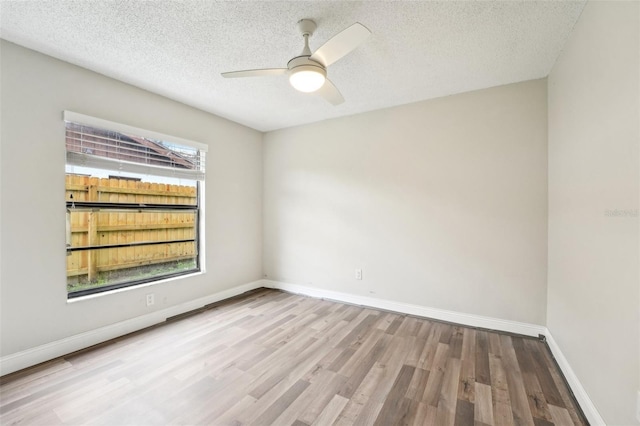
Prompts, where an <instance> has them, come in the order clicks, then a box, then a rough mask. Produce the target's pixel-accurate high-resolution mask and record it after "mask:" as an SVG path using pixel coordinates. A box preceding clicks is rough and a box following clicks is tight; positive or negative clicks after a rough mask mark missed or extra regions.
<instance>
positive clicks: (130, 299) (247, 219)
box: [0, 41, 262, 355]
mask: <svg viewBox="0 0 640 426" xmlns="http://www.w3.org/2000/svg"><path fill="white" fill-rule="evenodd" d="M1 55H2V61H1V62H2V63H1V67H2V68H1V71H2V75H1V78H2V83H1V87H2V94H1V95H2V98H1V102H2V105H1V108H2V130H1V145H0V149H1V151H2V156H1V161H2V163H1V171H0V175H1V179H0V182H1V185H2V186H1V197H0V200H1V206H2V210H1V212H0V214H1V216H0V217H1V222H0V232H1V234H2V242H1V251H2V258H1V275H0V279H1V284H2V286H1V297H0V303H1V306H0V322H1V324H2V325H1V330H0V334H1V339H2V340H1V347H2V350H1V354H2V355H7V354H12V353H15V352H18V351H21V350H25V349H28V348H32V347H35V346H38V345H42V344H44V343H48V342H52V341H56V340H59V339H63V338H65V337H68V336H71V335H75V334H78V333H81V332H84V331H88V330H93V329H96V328H98V327H102V326H106V325H110V324H114V323H116V322H119V321H123V320H126V319H129V318H134V317H137V316H140V315H143V314H146V313H149V312H151V311H153V310H156V309H158V310H159V309H163V308H167V307H170V306H173V305H177V304H180V303H184V302H186V301H190V300H194V299H197V298H199V297H203V296H206V295H210V294H212V293H215V292H217V291H221V290H224V289H227V288H230V287H233V286H236V285H239V284H245V283H248V282H251V281H254V280H257V279H260V277H261V275H262V265H261V259H262V253H261V246H262V242H261V238H262V219H261V217H262V214H261V208H262V184H261V180H262V134H261V133H259V132H257V131H254V130H250V129H248V128H246V127H243V126H240V125H238V124H235V123H232V122H229V121H226V120H224V119H221V118H218V117H215V116H213V115H211V114H207V113H204V112H202V111H199V110H196V109H193V108H190V107H187V106H185V105H183V104H179V103H177V102H173V101H170V100H168V99H166V98H163V97H161V96H157V95H154V94H151V93H149V92H146V91H143V90H140V89H137V88H134V87H132V86H129V85H126V84H124V83H121V82H118V81H115V80H112V79H109V78H106V77H104V76H102V75H99V74H96V73H93V72H90V71H87V70H85V69H82V68H79V67H76V66H73V65H70V64H68V63H65V62H61V61H58V60H55V59H53V58H51V57H48V56H44V55H41V54H39V53H36V52H34V51H31V50H27V49H24V48H21V47H18V46H16V45H14V44H11V43H7V42H5V41H2V44H1ZM63 110H71V111H75V112H79V113H83V114H87V115H92V116H95V117H99V118H103V119H106V120H111V121H116V122H120V123H124V124H129V125H133V126H137V127H140V128H144V129H149V130H154V131H157V132H162V133H165V134H169V135H174V136H178V137H183V138H187V139H192V140H195V141H199V142H203V143H206V144H208V145H209V153H208V156H207V180H206V206H205V208H206V241H205V243H206V266H207V268H208V272H207V273H206V274H203V275H199V276H196V277H190V278H184V279H180V280H176V281H173V282H171V283H167V284H159V285H156V286H153V287H150V288H137V289H131V290H128V291H125V292H122V293H118V294H111V295H104V296H101V297H97V298H94V299H91V300H85V301H80V302H74V303H72V304H67V294H66V274H65V251H64V249H63V246H64V238H65V237H64V233H65V225H64V223H65V217H64V209H63V208H62V207H61V206H62V200H63V198H64V164H65V149H64V123H63V121H62V111H63ZM150 289H152V290H150ZM150 291H153V292H154V293H155V300H156V304H155V305H154V306H153V307H151V308H147V307H146V306H145V303H144V300H143V299H144V295H145V294H146V293H147V292H150Z"/></svg>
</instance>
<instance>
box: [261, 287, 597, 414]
mask: <svg viewBox="0 0 640 426" xmlns="http://www.w3.org/2000/svg"><path fill="white" fill-rule="evenodd" d="M262 281H263V286H264V287H269V288H275V289H279V290H284V291H288V292H291V293H297V294H303V295H306V296H311V297H318V298H323V299H330V300H336V301H340V302H345V303H350V304H355V305H362V306H368V307H372V308H378V309H384V310H388V311H394V312H400V313H404V314H411V315H417V316H421V317H426V318H433V319H437V320H441V321H447V322H453V323H457V324H462V325H468V326H471V327H480V328H488V329H491V330H498V331H505V332H509V333H517V334H522V335H525V336H534V337H538V335H540V334H542V335H543V336H545V337H546V338H547V342H548V344H549V349H550V350H551V353H552V354H553V356H554V357H555V358H556V361H557V362H558V365H559V367H560V370H561V371H562V373H563V374H564V376H565V378H566V379H567V382H568V384H569V387H570V388H571V390H572V391H573V394H574V395H575V397H576V400H577V401H578V404H580V407H581V408H582V410H583V412H584V414H585V416H586V417H587V420H589V423H591V424H592V425H594V426H595V425H605V422H604V420H603V419H602V417H601V416H600V413H598V410H597V409H596V407H595V405H594V404H593V402H592V401H591V399H590V398H589V395H588V394H587V392H586V391H585V389H584V387H583V386H582V384H581V383H580V381H579V380H578V377H577V376H576V375H575V373H574V372H573V369H572V368H571V366H570V365H569V362H568V361H567V359H566V358H565V357H564V355H563V354H562V351H561V350H560V347H559V346H558V344H557V343H556V341H555V340H554V339H553V336H552V335H551V333H550V332H549V329H547V327H545V326H542V325H535V324H528V323H522V322H517V321H509V320H503V319H499V318H491V317H484V316H480V315H473V314H466V313H461V312H455V311H447V310H444V309H436V308H428V307H425V306H420V305H412V304H408V303H402V302H394V301H389V300H383V299H376V298H372V297H366V296H358V295H354V294H348V293H342V292H337V291H330V290H323V289H319V288H313V287H307V286H302V285H297V284H290V283H284V282H280V281H272V280H262Z"/></svg>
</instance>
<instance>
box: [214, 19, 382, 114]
mask: <svg viewBox="0 0 640 426" xmlns="http://www.w3.org/2000/svg"><path fill="white" fill-rule="evenodd" d="M316 28H317V25H316V23H315V22H314V21H312V20H311V19H301V20H300V21H298V29H299V30H300V32H301V33H302V37H303V38H304V49H302V53H300V55H298V56H296V57H295V58H293V59H291V60H290V61H289V62H288V63H287V67H286V68H266V69H257V70H244V71H231V72H224V73H222V76H223V77H225V78H238V77H264V76H274V75H286V74H288V75H289V82H290V83H291V85H292V86H293V87H294V88H295V89H296V90H299V91H301V92H306V93H310V92H315V93H317V94H318V95H320V96H321V97H323V98H324V99H326V100H327V101H328V102H330V103H332V104H333V105H339V104H341V103H343V102H344V98H343V97H342V94H340V91H339V90H338V88H337V87H336V86H335V85H334V84H333V83H332V82H331V80H329V79H328V78H327V67H328V66H329V65H331V64H333V63H334V62H336V61H337V60H339V59H340V58H342V57H343V56H345V55H347V54H348V53H350V52H351V51H352V50H354V49H355V48H356V47H358V46H359V45H360V44H362V42H364V40H365V39H366V38H367V37H369V35H370V34H371V31H369V29H368V28H367V27H365V26H364V25H362V24H361V23H359V22H356V23H355V24H353V25H351V26H350V27H349V28H347V29H345V30H343V31H341V32H339V33H338V34H336V35H335V36H333V37H332V38H331V39H329V41H327V42H326V43H325V44H323V45H322V46H320V48H319V49H318V50H316V51H315V52H313V54H312V53H311V49H309V37H311V36H312V35H313V32H314V31H315V30H316Z"/></svg>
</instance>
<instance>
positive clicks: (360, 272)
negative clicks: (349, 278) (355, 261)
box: [356, 269, 362, 280]
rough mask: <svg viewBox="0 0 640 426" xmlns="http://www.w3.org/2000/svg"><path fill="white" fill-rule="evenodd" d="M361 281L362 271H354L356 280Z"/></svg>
mask: <svg viewBox="0 0 640 426" xmlns="http://www.w3.org/2000/svg"><path fill="white" fill-rule="evenodd" d="M361 279H362V269H356V280H361Z"/></svg>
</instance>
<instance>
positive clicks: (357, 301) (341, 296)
mask: <svg viewBox="0 0 640 426" xmlns="http://www.w3.org/2000/svg"><path fill="white" fill-rule="evenodd" d="M262 282H263V286H264V287H269V288H276V289H280V290H284V291H288V292H291V293H297V294H304V295H306V296H311V297H318V298H323V299H330V300H337V301H340V302H345V303H350V304H354V305H362V306H368V307H372V308H377V309H384V310H387V311H394V312H401V313H404V314H411V315H417V316H420V317H426V318H432V319H437V320H440V321H447V322H454V323H456V324H462V325H468V326H471V327H480V328H488V329H491V330H499V331H506V332H509V333H517V334H523V335H525V336H534V337H538V335H539V334H545V332H546V331H547V328H546V327H545V326H542V325H535V324H528V323H524V322H518V321H510V320H504V319H499V318H491V317H484V316H481V315H474V314H465V313H461V312H455V311H447V310H444V309H436V308H429V307H426V306H420V305H412V304H409V303H402V302H394V301H391V300H384V299H377V298H374V297H367V296H358V295H355V294H349V293H342V292H337V291H330V290H323V289H319V288H313V287H306V286H302V285H298V284H290V283H284V282H280V281H272V280H262Z"/></svg>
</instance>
